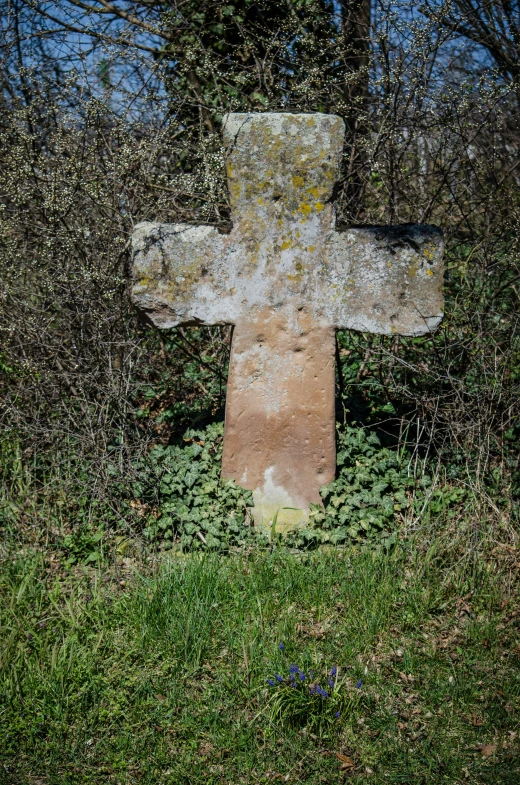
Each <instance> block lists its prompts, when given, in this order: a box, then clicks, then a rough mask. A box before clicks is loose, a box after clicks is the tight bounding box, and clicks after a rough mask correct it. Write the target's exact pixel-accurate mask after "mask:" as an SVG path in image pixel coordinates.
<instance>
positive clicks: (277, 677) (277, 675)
mask: <svg viewBox="0 0 520 785" xmlns="http://www.w3.org/2000/svg"><path fill="white" fill-rule="evenodd" d="M274 677H275V679H276V681H277V682H278V683H280V682H281V681H283V678H282V677H281V676H280V674H279V673H275V674H274Z"/></svg>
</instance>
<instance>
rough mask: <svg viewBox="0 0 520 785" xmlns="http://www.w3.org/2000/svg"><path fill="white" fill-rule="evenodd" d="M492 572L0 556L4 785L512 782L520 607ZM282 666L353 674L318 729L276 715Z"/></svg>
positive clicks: (508, 578)
mask: <svg viewBox="0 0 520 785" xmlns="http://www.w3.org/2000/svg"><path fill="white" fill-rule="evenodd" d="M494 567H495V565H494V564H493V561H490V562H489V563H486V562H485V561H482V562H475V563H471V562H469V561H468V560H460V561H457V560H455V559H454V558H451V559H448V558H447V557H446V555H445V552H444V551H442V549H441V548H440V546H439V545H437V546H434V547H431V548H430V549H429V550H425V549H419V548H415V547H413V546H411V545H410V546H409V547H407V548H404V547H401V546H399V548H397V549H396V550H395V551H394V552H393V553H390V554H388V553H385V552H379V553H375V552H370V551H369V550H361V549H360V550H352V551H334V550H328V551H320V552H316V553H314V554H309V555H291V554H290V553H288V552H287V551H286V550H283V549H281V548H280V549H275V550H273V551H272V552H267V553H260V552H256V553H243V554H235V555H229V556H215V555H211V554H207V555H204V556H188V557H186V556H179V557H176V558H172V559H171V561H169V562H167V563H162V564H160V566H159V567H157V568H156V569H155V570H154V571H151V570H149V571H148V574H138V573H137V572H135V573H132V571H131V566H130V565H129V564H128V562H127V563H126V566H125V567H124V571H123V572H122V570H123V567H122V566H121V565H119V566H111V567H106V568H105V569H104V571H102V570H101V571H99V572H96V571H94V570H92V569H87V568H82V569H81V568H77V569H76V568H74V569H73V570H71V571H66V570H63V568H62V567H61V566H60V565H59V564H58V563H57V562H56V561H51V560H50V559H46V558H44V557H43V556H41V555H36V554H35V555H31V554H29V553H25V554H18V555H17V556H14V555H13V554H9V557H8V558H5V559H4V560H3V563H2V570H1V576H0V624H1V652H0V657H1V660H0V739H1V742H0V781H1V782H2V783H16V785H22V784H24V783H33V784H34V785H52V784H53V783H55V784H56V785H58V784H59V785H65V783H67V784H68V783H78V784H80V783H100V782H103V783H105V782H107V783H125V784H126V783H150V785H152V783H153V785H160V784H162V783H172V785H173V783H175V784H176V783H204V784H205V785H212V784H213V783H215V784H217V783H219V784H220V783H227V785H238V783H270V782H290V783H306V784H307V783H308V784H309V785H310V784H311V783H316V785H318V783H337V782H342V781H343V779H344V778H345V777H348V778H349V779H350V781H352V782H371V783H403V785H412V783H413V784H415V783H425V784H426V783H428V785H433V783H501V784H503V785H506V783H507V784H508V785H509V784H510V785H518V783H519V782H520V728H519V724H520V723H519V721H520V671H519V665H520V635H519V622H520V614H518V610H519V609H520V603H519V602H518V586H517V583H515V581H514V580H513V577H514V572H513V571H514V564H513V566H512V568H511V570H509V571H508V570H507V569H505V568H504V569H501V570H498V569H495V568H494ZM141 573H143V571H141ZM517 614H518V615H517ZM281 641H283V642H284V644H285V650H284V651H283V652H282V651H280V650H279V648H278V644H279V642H281ZM292 662H295V663H298V664H299V665H301V666H302V667H307V668H308V667H309V666H311V667H312V665H314V667H316V668H323V669H328V668H330V667H331V666H332V665H335V664H337V665H338V668H339V673H340V675H341V677H342V678H343V679H344V680H345V683H346V685H347V687H346V689H347V690H350V694H354V691H355V689H356V688H355V686H354V685H355V683H356V681H357V680H358V679H360V678H362V679H363V685H362V687H361V690H359V691H358V692H357V693H356V695H357V696H358V699H356V700H353V701H351V702H350V704H349V705H350V707H351V708H350V709H349V710H348V711H346V712H345V713H343V715H342V717H341V718H340V720H338V721H337V723H336V724H335V725H329V726H325V730H323V731H321V735H320V732H318V733H311V732H310V731H309V729H307V728H305V727H303V728H302V727H297V726H296V727H291V726H290V725H285V724H283V721H281V720H280V718H279V715H277V714H276V713H273V711H272V706H273V695H274V694H275V693H274V692H273V688H270V687H268V686H267V683H266V679H267V678H268V677H270V676H272V674H273V673H274V672H275V671H279V672H282V671H285V673H286V672H287V669H288V666H289V664H290V663H292ZM274 689H275V690H276V689H277V688H274ZM281 722H282V724H280V723H281ZM517 734H518V735H517ZM336 753H341V754H343V755H347V756H349V757H350V758H351V759H352V761H353V763H354V767H350V768H348V769H343V770H342V769H341V766H342V761H341V760H340V759H339V758H338V757H337V755H336Z"/></svg>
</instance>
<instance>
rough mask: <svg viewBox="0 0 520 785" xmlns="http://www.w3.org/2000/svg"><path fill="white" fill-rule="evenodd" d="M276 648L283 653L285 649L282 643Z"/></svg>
mask: <svg viewBox="0 0 520 785" xmlns="http://www.w3.org/2000/svg"><path fill="white" fill-rule="evenodd" d="M278 648H279V649H280V651H283V650H284V649H285V646H284V645H283V643H279V644H278Z"/></svg>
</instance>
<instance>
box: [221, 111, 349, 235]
mask: <svg viewBox="0 0 520 785" xmlns="http://www.w3.org/2000/svg"><path fill="white" fill-rule="evenodd" d="M344 133H345V126H344V123H343V121H342V120H341V118H339V117H335V116H334V115H316V114H309V115H301V114H288V113H280V114H269V115H265V114H256V115H255V114H230V115H227V116H226V117H225V119H224V134H223V136H224V145H225V147H226V148H227V150H228V161H227V176H228V186H229V193H230V199H231V209H232V213H233V218H234V219H235V220H241V219H245V220H247V219H248V216H250V214H251V211H254V216H255V219H256V218H257V217H258V215H259V214H260V213H263V214H267V215H269V216H270V217H273V218H275V221H276V224H275V225H276V226H280V222H281V221H283V222H284V223H285V222H287V221H289V222H291V221H293V222H299V221H302V220H303V221H307V220H308V219H309V218H310V216H313V215H316V216H320V217H321V216H323V215H324V213H323V211H324V210H325V215H326V216H327V218H329V217H330V209H328V208H329V207H330V205H329V203H330V201H331V198H332V193H333V188H334V184H335V182H336V180H337V177H338V172H339V163H340V157H341V151H342V147H343V136H344Z"/></svg>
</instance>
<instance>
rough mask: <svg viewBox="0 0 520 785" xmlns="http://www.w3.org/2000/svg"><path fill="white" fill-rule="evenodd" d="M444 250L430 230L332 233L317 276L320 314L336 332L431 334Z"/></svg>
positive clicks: (439, 304) (439, 302) (437, 314)
mask: <svg viewBox="0 0 520 785" xmlns="http://www.w3.org/2000/svg"><path fill="white" fill-rule="evenodd" d="M443 250H444V242H443V238H442V232H441V231H440V229H438V228H437V227H435V226H428V225H419V224H403V225H400V226H390V227H382V226H374V227H364V228H350V229H347V230H345V231H333V232H331V234H330V235H329V238H328V241H327V242H326V243H325V254H324V259H323V264H322V265H321V266H320V269H319V273H318V277H319V289H320V292H319V294H318V296H317V300H318V301H319V302H320V306H319V310H320V311H321V313H322V314H323V316H324V317H326V318H327V320H328V321H330V322H331V323H332V324H333V325H334V326H335V327H336V328H337V329H340V330H345V329H353V330H360V331H362V332H371V333H382V334H386V335H390V334H399V335H422V334H424V333H427V332H430V331H432V330H434V329H435V328H436V327H437V325H438V324H439V322H440V321H441V319H442V316H443V294H442V284H443V263H442V257H443Z"/></svg>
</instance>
